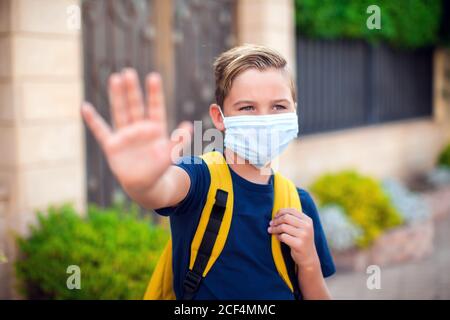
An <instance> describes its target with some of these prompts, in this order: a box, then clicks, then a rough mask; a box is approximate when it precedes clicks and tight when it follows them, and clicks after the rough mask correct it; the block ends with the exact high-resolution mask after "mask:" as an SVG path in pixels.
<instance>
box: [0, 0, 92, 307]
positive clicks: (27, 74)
mask: <svg viewBox="0 0 450 320" xmlns="http://www.w3.org/2000/svg"><path fill="white" fill-rule="evenodd" d="M78 8H79V7H78V0H40V1H36V0H2V1H0V154H1V155H2V156H1V157H0V189H3V190H4V191H3V194H4V195H7V196H3V199H6V200H4V201H3V202H2V204H1V208H0V223H1V224H2V226H1V228H0V244H2V245H1V246H0V250H1V249H2V247H3V248H5V249H4V250H5V251H6V256H7V258H8V262H7V263H4V264H2V265H1V266H0V280H2V281H1V282H0V299H1V298H11V297H16V296H15V295H14V292H13V289H12V288H13V287H14V280H13V279H14V277H13V261H14V256H15V252H16V250H15V243H14V239H13V234H17V233H18V234H22V235H24V234H26V233H27V229H28V228H27V226H28V225H29V224H30V223H32V222H34V221H35V214H34V213H35V211H36V210H38V209H45V208H47V207H48V206H49V205H50V204H61V203H63V202H72V203H74V204H75V206H76V208H78V209H79V210H83V209H84V203H85V178H84V174H85V172H84V137H83V131H82V128H83V127H82V122H81V119H80V116H79V106H80V103H81V100H82V96H83V93H82V81H83V79H82V51H81V32H80V29H79V27H77V25H76V24H75V25H74V24H73V23H74V21H76V18H77V9H78ZM5 274H6V275H5ZM4 279H7V280H8V281H6V283H4V282H3V280H4Z"/></svg>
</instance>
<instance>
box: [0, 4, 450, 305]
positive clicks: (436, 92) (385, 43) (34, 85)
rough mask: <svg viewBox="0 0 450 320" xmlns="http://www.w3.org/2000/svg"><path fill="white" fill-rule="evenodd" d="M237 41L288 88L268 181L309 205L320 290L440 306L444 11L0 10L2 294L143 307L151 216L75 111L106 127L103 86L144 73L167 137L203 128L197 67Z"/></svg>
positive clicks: (448, 71)
mask: <svg viewBox="0 0 450 320" xmlns="http://www.w3.org/2000/svg"><path fill="white" fill-rule="evenodd" d="M243 43H255V44H263V45H267V46H270V47H272V48H274V49H276V50H278V51H279V52H281V53H282V54H283V55H284V56H285V57H286V58H287V60H288V63H289V66H290V68H291V70H292V72H293V74H294V75H295V77H296V81H297V88H298V114H299V124H300V135H299V138H298V139H297V140H296V141H295V142H294V143H292V144H291V145H290V147H289V148H288V150H287V151H286V152H285V153H284V154H283V156H282V157H281V159H280V160H281V161H280V164H281V165H280V170H281V171H282V172H283V173H285V174H286V175H287V176H288V177H290V178H291V179H293V180H294V181H295V183H296V184H297V186H299V187H301V188H304V189H307V190H308V191H309V192H311V194H312V195H313V197H314V199H315V201H316V204H317V206H318V208H319V212H320V216H321V220H322V224H323V226H324V229H325V231H326V234H327V238H328V241H329V245H330V247H331V248H332V251H333V256H334V258H335V262H336V265H337V267H338V272H337V273H336V275H334V276H333V277H331V278H330V279H327V282H328V284H329V287H330V289H331V292H332V295H333V296H334V297H335V298H339V299H408V298H410V299H411V298H412V299H449V298H450V274H449V273H448V270H449V269H450V245H449V244H450V232H449V231H450V144H449V143H450V5H449V2H448V1H443V0H430V1H425V0H400V1H389V0H376V1H367V0H358V1H356V0H355V1H331V0H327V1H313V0H1V1H0V298H1V299H140V298H141V297H142V296H143V294H144V291H145V287H146V285H147V282H148V280H149V279H150V276H151V273H152V271H153V268H154V266H155V264H156V260H157V258H158V256H159V254H160V252H161V250H162V248H163V246H164V244H165V242H166V241H167V239H168V234H169V230H168V223H167V220H166V219H162V218H160V217H157V216H156V215H155V214H154V213H152V212H147V211H145V210H143V209H142V208H139V207H137V206H136V205H134V204H133V203H131V202H130V201H129V199H127V197H126V196H125V195H124V193H123V192H122V190H121V189H120V186H119V185H118V184H117V182H116V181H115V180H114V178H113V176H112V174H111V172H110V171H109V169H108V167H107V164H106V162H105V159H104V158H103V156H102V154H101V152H100V150H99V148H98V145H97V144H96V142H95V141H94V139H93V137H92V136H91V135H90V133H89V132H87V131H86V130H85V128H84V125H83V123H82V121H81V118H80V115H79V106H80V103H81V101H83V100H84V99H85V100H88V101H91V102H92V103H93V104H94V105H95V106H96V108H97V109H98V110H99V112H100V113H101V114H102V115H103V116H104V117H105V118H106V119H108V120H109V118H110V115H109V106H108V98H107V91H106V83H107V78H108V76H109V75H110V74H111V73H112V72H114V71H118V70H120V69H121V68H123V67H128V66H131V67H134V68H136V69H137V70H138V73H139V75H140V77H141V80H143V79H144V76H145V75H146V74H147V73H148V72H150V71H155V70H156V71H158V72H160V73H161V74H162V77H163V80H164V86H165V93H166V97H167V98H166V100H167V108H168V115H169V117H168V118H169V119H168V120H169V125H170V127H172V128H173V127H174V126H175V125H176V124H177V123H178V122H180V121H181V120H192V121H194V120H200V121H202V128H200V129H198V130H205V129H207V128H209V127H211V125H212V124H211V122H210V120H209V116H208V112H207V111H208V106H209V104H210V103H211V102H213V100H214V77H213V72H212V61H213V59H214V57H216V56H217V55H218V54H220V53H221V52H223V51H224V50H226V49H228V48H230V47H232V46H235V45H239V44H243ZM197 133H199V132H197ZM196 150H198V149H196ZM194 151H195V150H194ZM69 266H78V267H79V269H80V270H81V289H76V288H75V289H74V288H72V289H70V286H69V285H68V284H69V280H68V278H69V277H70V276H71V275H72V273H71V271H70V270H71V269H70V268H69Z"/></svg>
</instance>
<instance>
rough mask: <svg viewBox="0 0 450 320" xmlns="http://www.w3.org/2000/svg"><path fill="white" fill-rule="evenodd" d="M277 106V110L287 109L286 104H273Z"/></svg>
mask: <svg viewBox="0 0 450 320" xmlns="http://www.w3.org/2000/svg"><path fill="white" fill-rule="evenodd" d="M273 107H274V108H275V110H284V109H287V108H286V107H285V106H283V105H281V104H276V105H274V106H273Z"/></svg>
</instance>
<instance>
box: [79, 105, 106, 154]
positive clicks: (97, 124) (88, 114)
mask: <svg viewBox="0 0 450 320" xmlns="http://www.w3.org/2000/svg"><path fill="white" fill-rule="evenodd" d="M81 114H82V116H83V118H84V120H85V121H86V124H87V126H88V127H89V129H90V130H91V131H92V133H93V134H94V137H95V139H96V140H97V141H98V143H99V144H100V146H101V147H104V146H105V144H106V141H107V140H108V139H109V138H110V137H111V128H110V127H109V125H108V124H107V123H106V122H105V120H103V118H102V117H101V116H100V115H99V114H98V113H97V111H95V109H94V107H93V106H92V105H91V104H90V103H87V102H85V103H83V105H82V106H81Z"/></svg>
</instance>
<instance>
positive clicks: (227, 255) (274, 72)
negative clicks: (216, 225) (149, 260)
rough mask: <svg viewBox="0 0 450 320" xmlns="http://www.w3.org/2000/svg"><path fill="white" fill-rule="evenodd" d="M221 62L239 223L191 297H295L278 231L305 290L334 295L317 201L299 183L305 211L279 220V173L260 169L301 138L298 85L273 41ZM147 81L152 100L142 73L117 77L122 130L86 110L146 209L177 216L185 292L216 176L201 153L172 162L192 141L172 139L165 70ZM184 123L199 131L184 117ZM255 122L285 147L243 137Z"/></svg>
mask: <svg viewBox="0 0 450 320" xmlns="http://www.w3.org/2000/svg"><path fill="white" fill-rule="evenodd" d="M214 69H215V77H216V103H213V104H211V106H210V107H209V114H210V116H211V119H212V121H213V123H214V126H215V128H217V129H218V130H220V131H224V133H225V142H224V150H223V156H224V158H225V160H226V162H227V165H228V167H229V169H230V170H229V171H230V173H231V178H232V185H233V190H234V207H233V208H234V209H233V220H232V223H231V226H230V229H229V233H228V236H227V239H226V243H225V246H224V248H223V251H222V252H221V254H220V256H219V257H218V258H217V260H216V262H215V263H214V266H213V267H212V268H211V270H210V271H209V273H208V274H207V276H206V277H204V279H202V281H201V283H200V285H199V287H198V289H197V290H196V292H195V295H194V296H193V298H194V299H294V295H293V292H292V291H291V290H289V288H288V286H287V285H286V283H285V282H283V280H282V279H281V278H280V276H279V274H278V272H277V270H276V268H275V265H274V260H273V257H272V254H271V242H270V241H271V238H272V235H273V236H275V237H276V238H277V239H278V240H279V241H280V242H281V243H284V244H286V245H287V246H288V248H290V254H291V257H292V260H293V261H294V263H295V270H296V273H295V275H296V279H295V281H297V282H298V283H295V285H296V286H298V288H299V290H300V292H301V296H302V297H303V298H304V299H329V298H330V294H329V292H328V289H327V286H326V283H325V281H324V277H327V276H330V275H331V274H333V273H334V272H335V268H334V264H333V260H332V258H331V255H330V253H329V250H328V247H327V243H326V240H325V236H324V233H323V230H322V227H321V224H320V221H319V216H318V213H317V210H316V207H315V204H314V202H313V200H312V198H311V197H310V195H309V194H308V193H307V192H306V191H305V190H302V189H297V191H298V194H299V197H300V201H301V207H302V210H303V212H299V211H297V210H295V209H292V208H284V209H281V210H279V211H278V212H277V214H276V216H275V217H274V218H273V217H272V215H271V212H272V206H273V201H274V186H273V175H272V174H264V170H262V169H266V171H265V172H266V173H267V169H268V168H269V172H271V171H270V162H271V160H273V158H274V157H275V156H277V155H278V154H279V153H280V152H281V151H282V150H283V149H284V148H285V147H286V146H287V144H288V143H289V141H291V140H292V139H293V138H295V136H296V135H297V130H298V128H297V123H298V122H297V116H296V104H295V100H296V93H295V85H294V83H293V80H292V77H291V76H290V74H289V72H288V71H287V67H286V61H285V59H284V58H283V57H282V56H281V55H280V54H278V53H277V52H275V51H273V50H271V49H269V48H266V47H263V46H255V45H245V46H241V47H236V48H233V49H231V50H229V51H227V52H225V53H223V54H221V55H220V56H219V57H218V58H217V59H216V61H215V63H214ZM146 88H147V93H148V95H147V102H146V103H144V101H143V96H142V93H141V91H140V89H139V83H138V78H137V75H136V72H135V71H134V70H130V69H126V70H124V71H123V72H122V73H120V74H118V73H116V74H113V75H111V77H110V82H109V95H110V103H111V113H112V115H113V121H114V125H115V131H114V132H113V131H112V129H111V128H110V127H109V126H108V125H107V124H106V123H105V122H104V121H103V120H102V118H101V117H99V115H98V114H97V113H96V112H95V109H94V108H93V107H92V106H91V105H89V104H87V103H85V104H84V105H83V107H82V114H83V117H84V119H85V121H86V122H87V124H88V126H89V128H90V129H91V130H92V132H93V133H94V135H95V137H96V139H97V140H98V142H99V144H100V145H101V147H102V149H103V151H104V153H105V155H106V157H107V159H108V163H109V165H110V167H111V170H112V172H113V173H114V174H115V176H116V177H117V179H118V181H119V182H120V184H121V185H122V187H123V189H124V190H125V191H126V192H127V194H128V195H129V196H130V197H131V198H132V199H133V200H134V201H136V202H137V203H139V204H140V205H141V206H143V207H145V208H150V209H155V210H156V212H157V213H159V214H162V215H166V216H170V220H171V232H172V242H173V287H174V291H175V294H176V297H177V298H178V299H180V298H182V297H183V290H184V288H183V281H184V279H185V276H186V273H187V271H188V267H189V266H188V264H189V248H190V245H191V242H192V237H193V234H194V232H195V230H196V228H197V224H198V221H199V216H200V214H201V212H202V208H203V206H204V205H205V201H206V196H207V193H208V188H209V185H210V183H211V180H210V179H211V178H210V174H209V172H208V167H207V165H206V164H205V162H204V161H202V160H199V158H196V159H195V160H197V161H181V162H177V163H176V164H174V162H175V160H176V159H173V156H172V153H173V152H172V151H173V150H175V149H176V148H180V146H182V145H185V144H186V143H189V139H180V140H179V141H171V140H170V139H169V137H168V134H167V131H166V118H165V106H164V97H163V93H162V89H161V79H160V77H159V75H157V74H154V73H153V74H150V75H149V76H148V77H147V80H146ZM144 106H146V109H145V107H144ZM179 129H181V130H184V131H187V132H192V126H191V125H190V124H189V123H186V122H183V123H181V125H180V126H179ZM253 129H256V130H257V131H258V133H261V132H263V130H261V129H267V130H266V131H267V132H266V133H262V134H263V135H265V138H267V139H271V138H273V137H274V134H273V132H275V131H276V132H277V135H278V136H277V138H278V139H277V140H276V141H277V144H276V145H275V146H272V148H265V147H262V148H260V146H259V145H256V147H255V145H254V144H253V146H250V145H251V143H250V145H249V143H248V142H249V141H248V139H247V140H246V141H243V140H242V136H245V133H246V132H249V133H250V132H251V130H253ZM271 132H272V133H271ZM242 133H244V134H242ZM244 138H245V137H244ZM183 159H184V160H186V158H183ZM191 160H192V159H191Z"/></svg>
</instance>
